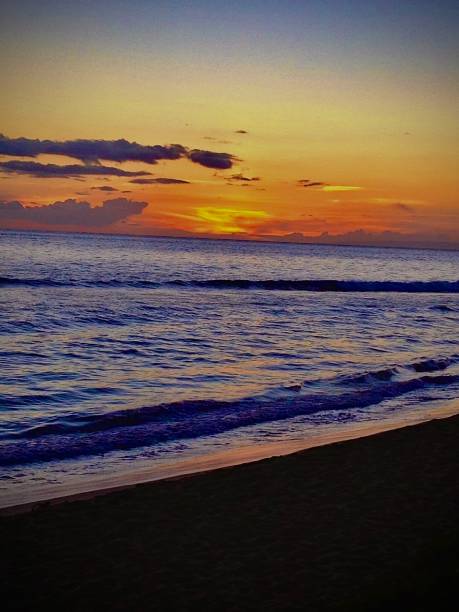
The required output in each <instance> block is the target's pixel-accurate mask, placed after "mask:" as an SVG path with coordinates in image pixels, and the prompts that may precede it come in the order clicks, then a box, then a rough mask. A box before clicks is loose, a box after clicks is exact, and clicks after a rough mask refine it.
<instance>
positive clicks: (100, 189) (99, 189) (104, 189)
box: [91, 185, 118, 191]
mask: <svg viewBox="0 0 459 612" xmlns="http://www.w3.org/2000/svg"><path fill="white" fill-rule="evenodd" d="M91 189H97V190H98V191H118V189H115V188H114V187H110V185H102V186H101V187H91Z"/></svg>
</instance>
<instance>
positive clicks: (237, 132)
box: [234, 130, 248, 134]
mask: <svg viewBox="0 0 459 612" xmlns="http://www.w3.org/2000/svg"><path fill="white" fill-rule="evenodd" d="M234 133H235V134H248V132H247V130H236V131H235V132H234Z"/></svg>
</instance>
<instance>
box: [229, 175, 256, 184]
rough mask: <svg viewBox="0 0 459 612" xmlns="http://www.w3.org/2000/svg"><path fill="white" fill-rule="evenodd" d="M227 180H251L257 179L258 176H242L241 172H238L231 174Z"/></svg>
mask: <svg viewBox="0 0 459 612" xmlns="http://www.w3.org/2000/svg"><path fill="white" fill-rule="evenodd" d="M228 180H229V181H245V182H251V181H259V180H260V177H259V176H253V177H252V178H250V177H248V176H244V175H243V174H241V173H239V174H232V175H231V176H230V177H229V178H228Z"/></svg>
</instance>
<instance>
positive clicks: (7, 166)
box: [0, 161, 151, 178]
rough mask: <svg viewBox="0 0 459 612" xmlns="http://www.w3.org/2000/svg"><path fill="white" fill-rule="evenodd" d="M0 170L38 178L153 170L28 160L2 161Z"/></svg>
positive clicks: (114, 174) (128, 174) (120, 173)
mask: <svg viewBox="0 0 459 612" xmlns="http://www.w3.org/2000/svg"><path fill="white" fill-rule="evenodd" d="M0 171H3V172H9V173H15V174H29V175H31V176H34V177H36V178H74V177H78V176H103V175H107V176H146V175H149V174H151V172H129V171H127V170H121V169H120V168H114V167H112V166H82V165H80V164H68V165H65V166H58V165H57V164H41V163H39V162H28V161H6V162H0Z"/></svg>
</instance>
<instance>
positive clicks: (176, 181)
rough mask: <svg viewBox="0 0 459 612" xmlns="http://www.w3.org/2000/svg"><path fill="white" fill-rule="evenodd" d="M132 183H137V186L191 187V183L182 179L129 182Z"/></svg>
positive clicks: (150, 179)
mask: <svg viewBox="0 0 459 612" xmlns="http://www.w3.org/2000/svg"><path fill="white" fill-rule="evenodd" d="M129 182H130V183H135V184H136V185H154V184H159V185H189V184H190V181H182V179H174V178H161V177H160V178H148V179H132V181H129Z"/></svg>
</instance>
